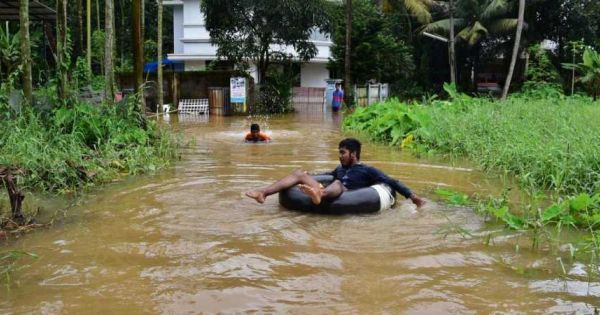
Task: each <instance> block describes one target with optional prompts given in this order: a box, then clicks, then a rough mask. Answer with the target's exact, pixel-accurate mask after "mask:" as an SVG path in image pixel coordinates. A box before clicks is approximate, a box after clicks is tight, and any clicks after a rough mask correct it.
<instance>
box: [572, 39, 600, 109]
mask: <svg viewBox="0 0 600 315" xmlns="http://www.w3.org/2000/svg"><path fill="white" fill-rule="evenodd" d="M563 66H564V67H565V68H567V69H573V68H575V69H577V70H579V71H581V72H582V73H583V76H582V77H581V78H579V80H580V81H581V82H584V83H587V84H588V86H589V89H590V91H591V94H592V95H593V96H594V100H595V99H596V98H597V97H598V94H599V93H600V54H598V53H597V52H596V51H595V50H594V49H592V48H589V47H586V49H585V51H584V52H583V62H582V63H579V64H568V63H567V64H563Z"/></svg>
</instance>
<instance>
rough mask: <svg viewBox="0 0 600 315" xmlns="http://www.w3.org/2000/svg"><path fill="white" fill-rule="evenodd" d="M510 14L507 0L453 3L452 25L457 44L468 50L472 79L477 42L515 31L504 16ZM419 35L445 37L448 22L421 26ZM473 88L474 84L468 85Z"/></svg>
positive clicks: (512, 21) (514, 23)
mask: <svg viewBox="0 0 600 315" xmlns="http://www.w3.org/2000/svg"><path fill="white" fill-rule="evenodd" d="M511 11H512V7H511V5H510V1H509V0H457V1H456V2H455V4H454V10H453V11H452V12H453V13H454V16H453V26H454V27H455V28H458V29H459V31H458V33H457V34H456V36H455V39H456V40H457V42H463V43H466V45H467V46H468V47H470V48H474V49H471V52H472V54H473V56H472V57H473V58H471V65H470V67H471V68H472V70H471V71H472V72H474V73H475V76H474V77H473V79H475V78H476V77H477V75H476V72H477V67H476V65H477V63H478V62H477V60H478V58H479V56H478V51H479V49H478V47H479V45H480V43H481V41H482V40H483V39H485V38H487V37H488V36H490V35H500V34H505V33H509V32H511V31H513V30H515V29H516V27H517V24H518V19H517V18H509V17H506V16H507V14H509V13H510V12H511ZM420 32H421V33H423V32H428V33H434V34H435V33H437V34H440V35H443V36H449V33H450V19H442V20H438V21H435V22H431V23H428V24H426V25H423V26H422V27H421V28H420ZM472 84H473V88H475V81H473V82H472Z"/></svg>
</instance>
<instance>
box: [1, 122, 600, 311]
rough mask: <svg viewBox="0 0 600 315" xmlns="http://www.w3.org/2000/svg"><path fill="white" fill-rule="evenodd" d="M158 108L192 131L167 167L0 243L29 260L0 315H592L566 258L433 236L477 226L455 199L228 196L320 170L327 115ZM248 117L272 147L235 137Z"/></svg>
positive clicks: (460, 172) (463, 177)
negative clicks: (359, 206)
mask: <svg viewBox="0 0 600 315" xmlns="http://www.w3.org/2000/svg"><path fill="white" fill-rule="evenodd" d="M174 117H176V116H171V117H170V118H169V119H170V120H169V123H170V124H173V126H174V127H176V128H181V129H180V130H182V132H183V133H185V134H186V135H187V136H188V137H189V138H194V139H196V141H195V143H194V144H193V145H192V146H191V147H188V148H186V149H185V150H184V152H183V159H182V161H180V162H179V163H177V165H175V166H174V167H173V168H171V169H169V170H166V171H164V172H161V173H159V174H155V175H152V176H145V177H138V178H135V179H130V180H128V181H126V182H122V183H117V184H114V185H111V186H109V187H107V188H106V189H105V190H102V191H101V192H98V193H92V194H91V195H90V196H89V199H88V201H87V202H86V203H85V204H83V205H81V206H79V207H77V208H74V209H71V210H70V213H77V214H78V215H79V216H78V218H80V220H77V221H75V222H69V223H67V224H58V225H56V226H54V227H52V228H50V229H48V230H40V231H37V232H36V233H33V234H31V235H28V236H27V237H25V238H23V239H20V240H18V241H17V242H15V243H13V244H10V247H11V248H22V249H27V250H30V251H33V252H35V253H37V254H38V255H40V259H38V260H36V261H34V262H33V263H32V264H31V267H30V268H28V269H26V270H23V271H20V272H18V279H19V284H18V285H16V286H15V287H14V288H13V289H11V291H6V290H3V291H0V294H1V295H2V298H1V299H0V313H9V314H10V313H15V314H20V313H44V314H62V313H73V314H80V313H118V314H127V313H132V314H145V313H148V314H156V313H166V314H181V313H226V314H227V313H301V314H304V313H318V314H323V313H325V314H330V313H331V314H334V313H344V314H379V313H390V314H399V313H405V314H444V313H455V314H456V313H458V314H471V313H483V314H486V313H553V312H557V313H561V312H564V313H593V307H594V306H596V305H597V304H598V301H599V300H600V289H599V284H598V283H596V282H592V283H587V282H586V281H585V279H583V278H584V276H582V275H585V267H582V266H581V264H580V265H579V267H577V266H578V265H577V264H575V265H574V266H573V268H572V274H571V275H570V276H563V275H560V273H558V272H554V270H556V269H555V267H556V262H555V261H554V260H553V259H550V258H548V257H546V255H545V254H544V253H529V252H527V251H525V250H522V252H520V253H515V250H514V244H513V243H512V242H511V238H510V237H507V238H506V239H505V240H502V239H500V238H497V239H496V243H495V244H494V246H486V245H483V244H482V242H481V240H480V239H479V238H476V237H464V235H460V234H456V233H448V232H447V231H451V227H456V226H460V227H462V228H464V229H466V230H469V231H472V233H473V234H477V233H481V234H484V233H485V232H486V225H485V224H484V223H483V221H482V218H481V217H479V216H477V215H474V214H473V211H472V210H471V209H468V208H464V207H448V206H445V205H442V204H437V203H435V202H430V203H429V205H428V206H427V207H426V208H424V209H421V210H416V209H415V208H414V206H413V205H412V204H411V203H410V202H402V201H401V202H400V203H399V205H397V206H396V207H395V208H393V209H390V210H387V211H384V212H382V213H378V214H374V215H363V216H342V217H328V216H319V215H308V214H303V213H298V212H292V211H287V210H285V209H283V208H281V207H280V206H279V205H278V202H277V198H276V196H271V197H270V198H268V199H267V201H266V202H265V204H262V205H261V204H258V203H256V202H254V201H252V200H249V199H248V198H244V197H243V196H242V195H241V193H242V192H243V191H246V190H249V189H251V188H254V187H257V186H263V185H266V184H268V183H271V182H272V181H273V180H275V179H278V178H281V177H282V176H284V175H286V174H288V173H289V172H290V171H291V170H293V169H295V168H304V169H309V170H314V169H323V170H330V169H332V168H333V167H335V166H336V165H337V163H338V161H337V150H336V148H337V143H338V142H339V140H340V139H341V138H342V137H343V136H344V135H342V134H340V132H339V126H338V125H337V123H338V122H336V121H335V119H333V117H331V116H330V117H326V118H323V117H321V119H320V120H319V119H317V118H316V117H312V118H309V119H305V118H303V117H302V116H298V115H294V116H274V117H258V116H255V117H250V118H247V117H217V116H210V117H208V120H207V121H206V120H202V121H186V122H184V121H181V120H180V119H181V117H178V118H177V119H175V118H174ZM196 118H200V117H196ZM252 122H258V123H260V124H261V127H263V126H264V130H266V131H267V132H268V133H270V134H271V135H272V137H273V139H274V141H273V142H272V143H269V144H260V145H256V144H245V143H243V141H242V138H243V135H244V134H245V133H246V132H247V130H248V129H249V126H250V124H251V123H252ZM363 159H364V161H365V162H366V163H370V164H372V165H374V166H376V167H379V168H381V169H382V170H384V171H385V172H387V173H389V174H390V175H392V176H394V177H396V178H399V179H401V180H402V181H404V182H405V183H406V184H407V185H409V186H410V187H411V188H413V189H414V190H415V191H418V192H420V193H422V194H424V195H425V196H427V195H428V194H430V192H431V191H432V190H433V189H435V187H437V186H438V185H441V184H443V185H445V186H447V187H450V188H452V189H455V190H459V191H463V192H481V193H487V192H490V191H498V190H500V187H501V183H498V182H496V181H494V180H493V179H490V178H486V177H484V176H482V175H481V174H480V173H478V172H476V171H474V170H473V169H472V168H471V167H469V166H468V165H445V164H443V163H441V162H440V161H433V160H431V161H430V160H418V159H415V158H414V157H413V156H411V155H409V154H406V153H403V152H398V151H396V150H392V149H390V148H389V147H386V146H382V145H377V144H373V143H368V142H367V143H365V148H364V156H363ZM430 197H432V196H430ZM513 266H533V267H532V268H533V269H535V270H540V272H533V273H525V274H524V273H523V272H520V271H519V270H520V269H518V268H512V267H513Z"/></svg>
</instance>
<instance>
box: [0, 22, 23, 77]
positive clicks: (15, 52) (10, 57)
mask: <svg viewBox="0 0 600 315" xmlns="http://www.w3.org/2000/svg"><path fill="white" fill-rule="evenodd" d="M0 60H1V61H2V75H3V77H7V76H8V75H10V74H11V73H12V72H13V71H14V70H15V69H16V68H17V67H18V66H19V64H20V63H21V37H20V36H19V33H15V34H11V33H10V31H9V29H8V28H2V27H0Z"/></svg>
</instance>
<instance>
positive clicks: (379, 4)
mask: <svg viewBox="0 0 600 315" xmlns="http://www.w3.org/2000/svg"><path fill="white" fill-rule="evenodd" d="M375 6H376V7H377V10H378V11H379V13H381V12H383V0H375Z"/></svg>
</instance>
